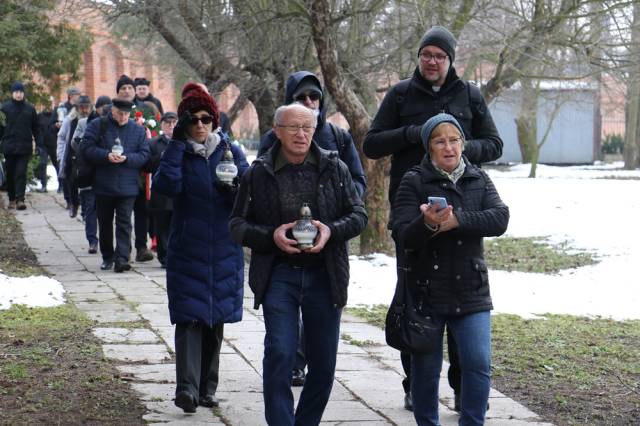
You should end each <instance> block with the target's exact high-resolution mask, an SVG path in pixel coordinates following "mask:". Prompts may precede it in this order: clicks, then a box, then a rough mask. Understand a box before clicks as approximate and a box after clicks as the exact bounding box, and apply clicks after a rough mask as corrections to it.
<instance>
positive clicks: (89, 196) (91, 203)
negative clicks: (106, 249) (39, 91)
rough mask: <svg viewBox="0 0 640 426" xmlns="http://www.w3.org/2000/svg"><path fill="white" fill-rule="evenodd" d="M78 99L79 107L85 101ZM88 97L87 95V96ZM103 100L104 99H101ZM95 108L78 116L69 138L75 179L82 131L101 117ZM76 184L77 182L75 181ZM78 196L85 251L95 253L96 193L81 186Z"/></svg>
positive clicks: (96, 229) (96, 225)
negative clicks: (71, 135) (82, 115)
mask: <svg viewBox="0 0 640 426" xmlns="http://www.w3.org/2000/svg"><path fill="white" fill-rule="evenodd" d="M82 98H83V97H82V96H81V99H80V100H79V101H78V107H79V108H81V104H82V103H83V102H84V101H85V100H83V99H82ZM87 98H88V96H87ZM103 101H104V100H103ZM109 103H111V99H109ZM96 105H98V106H99V103H98V102H96ZM103 110H104V108H100V109H99V111H100V112H103ZM100 112H98V111H97V110H96V109H95V108H91V112H90V113H89V116H87V117H83V118H80V119H79V120H78V124H77V125H76V129H75V131H74V132H73V137H72V138H71V147H72V149H73V155H72V157H71V160H72V163H73V168H72V172H73V175H74V180H76V177H77V174H78V170H79V168H80V167H79V165H78V152H79V149H80V143H81V142H82V138H83V137H84V132H85V131H86V130H87V126H88V125H89V123H90V122H91V121H93V120H95V119H96V118H99V117H102V115H100ZM76 185H77V182H76ZM78 197H79V199H80V206H81V207H82V210H81V215H82V221H83V222H84V234H85V237H86V238H87V241H88V242H89V249H88V250H87V252H88V253H89V254H96V253H97V252H98V216H97V213H96V195H95V193H94V192H93V187H91V186H88V187H83V188H79V194H78Z"/></svg>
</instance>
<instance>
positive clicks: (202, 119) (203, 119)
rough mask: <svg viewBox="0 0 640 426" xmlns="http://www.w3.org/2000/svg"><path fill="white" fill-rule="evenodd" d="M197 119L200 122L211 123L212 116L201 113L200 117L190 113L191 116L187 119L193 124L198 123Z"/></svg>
mask: <svg viewBox="0 0 640 426" xmlns="http://www.w3.org/2000/svg"><path fill="white" fill-rule="evenodd" d="M198 121H199V122H201V123H202V124H211V123H213V117H212V116H210V115H203V116H202V117H198V116H195V115H192V116H191V118H190V119H189V122H190V123H191V124H193V125H194V126H196V125H197V124H198Z"/></svg>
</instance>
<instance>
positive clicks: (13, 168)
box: [4, 154, 31, 201]
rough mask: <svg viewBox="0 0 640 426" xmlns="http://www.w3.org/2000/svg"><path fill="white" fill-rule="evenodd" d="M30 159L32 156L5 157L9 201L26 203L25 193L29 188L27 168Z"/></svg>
mask: <svg viewBox="0 0 640 426" xmlns="http://www.w3.org/2000/svg"><path fill="white" fill-rule="evenodd" d="M30 158H31V154H19V155H11V154H9V155H5V156H4V164H5V166H6V168H7V169H6V170H5V173H6V174H7V194H8V195H9V201H24V192H25V189H26V187H27V166H28V165H29V159H30Z"/></svg>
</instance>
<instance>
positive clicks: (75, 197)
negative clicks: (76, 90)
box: [57, 95, 96, 218]
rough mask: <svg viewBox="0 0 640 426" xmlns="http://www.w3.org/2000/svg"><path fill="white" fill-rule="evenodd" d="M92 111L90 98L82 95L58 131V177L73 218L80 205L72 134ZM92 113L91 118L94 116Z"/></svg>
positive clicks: (75, 150) (75, 148) (70, 215)
mask: <svg viewBox="0 0 640 426" xmlns="http://www.w3.org/2000/svg"><path fill="white" fill-rule="evenodd" d="M92 113H93V104H92V103H91V98H89V96H87V95H82V96H80V97H79V98H78V101H77V102H76V105H75V106H74V107H73V109H72V110H71V111H70V112H69V114H68V115H67V116H66V117H65V119H64V120H63V121H62V126H60V130H59V131H58V146H57V155H58V161H59V165H60V177H61V178H62V181H63V183H64V185H65V194H67V196H68V197H69V199H68V204H69V217H71V218H74V217H76V215H77V214H78V209H79V207H80V197H79V192H78V190H79V188H78V184H77V183H76V178H75V166H76V164H75V163H76V155H77V143H76V144H75V145H76V146H75V147H74V146H73V142H74V140H73V136H74V134H75V131H76V128H77V126H78V121H79V120H81V119H85V118H88V117H89V115H90V114H92ZM95 117H96V115H95V114H94V115H93V117H92V118H95Z"/></svg>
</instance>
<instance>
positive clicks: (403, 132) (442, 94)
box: [363, 26, 502, 411]
mask: <svg viewBox="0 0 640 426" xmlns="http://www.w3.org/2000/svg"><path fill="white" fill-rule="evenodd" d="M456 45H457V41H456V39H455V37H454V36H453V34H451V32H449V30H447V29H446V28H444V27H440V26H434V27H432V28H431V29H429V31H427V32H426V33H425V35H424V36H423V37H422V40H421V41H420V45H419V46H418V52H417V53H418V55H417V56H418V58H417V59H418V61H419V62H418V66H417V67H416V69H415V71H414V73H413V76H412V77H411V78H408V79H406V80H402V81H400V82H399V83H397V84H396V85H395V86H393V87H392V88H391V89H390V90H389V91H388V92H387V94H386V95H385V97H384V99H383V101H382V104H381V105H380V109H379V110H378V112H377V114H376V116H375V117H374V119H373V121H372V123H371V127H370V128H369V132H368V133H367V136H366V138H365V141H364V145H363V150H364V154H365V155H366V156H367V157H369V158H372V159H378V158H383V157H386V156H389V155H390V156H391V173H390V174H391V177H390V183H389V203H390V204H391V208H392V209H393V207H394V200H395V196H396V191H397V189H398V185H400V180H401V179H402V176H403V175H404V174H405V173H406V172H407V171H408V170H409V169H411V168H412V167H413V166H416V165H418V164H419V163H420V161H421V160H422V158H423V157H424V155H425V150H424V147H423V145H422V143H421V140H420V129H421V127H422V125H423V124H424V123H425V122H426V121H427V120H428V119H429V118H431V117H433V116H435V115H437V114H439V113H441V112H446V113H449V114H451V115H453V116H454V117H455V118H456V120H457V121H458V122H459V123H460V125H461V127H462V129H463V130H464V137H465V140H466V143H465V147H464V155H465V157H466V158H467V159H468V160H469V161H470V162H471V163H473V164H476V165H479V164H481V163H483V162H487V161H493V160H497V159H498V158H499V157H500V156H501V155H502V139H500V135H499V134H498V130H497V129H496V126H495V124H494V122H493V118H492V117H491V113H490V112H489V109H488V108H487V104H486V103H485V101H484V98H483V97H482V94H481V93H480V89H479V88H478V87H477V86H475V85H473V84H471V83H469V82H468V81H465V80H462V79H461V78H460V77H458V75H457V74H456V70H455V68H454V67H453V62H454V61H455V55H456ZM392 225H393V217H391V218H390V223H389V228H391V226H392ZM396 261H397V265H398V267H399V268H401V267H402V266H403V261H404V253H403V249H402V247H399V246H398V242H397V241H396ZM448 336H449V335H448ZM448 343H449V350H450V352H449V359H450V361H451V366H452V367H451V368H450V369H449V384H450V385H451V387H452V388H453V389H454V392H455V395H456V399H455V400H456V404H455V408H456V410H457V411H459V404H458V402H459V395H460V369H459V366H458V362H457V360H458V357H457V353H456V345H455V342H454V341H453V340H452V339H450V338H449V339H448ZM401 358H402V365H403V367H404V370H405V373H406V375H407V378H406V379H405V380H404V381H403V383H402V384H403V386H404V391H405V408H406V409H408V410H411V409H412V406H411V394H410V389H409V383H410V377H411V368H410V356H409V355H408V354H402V356H401Z"/></svg>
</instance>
